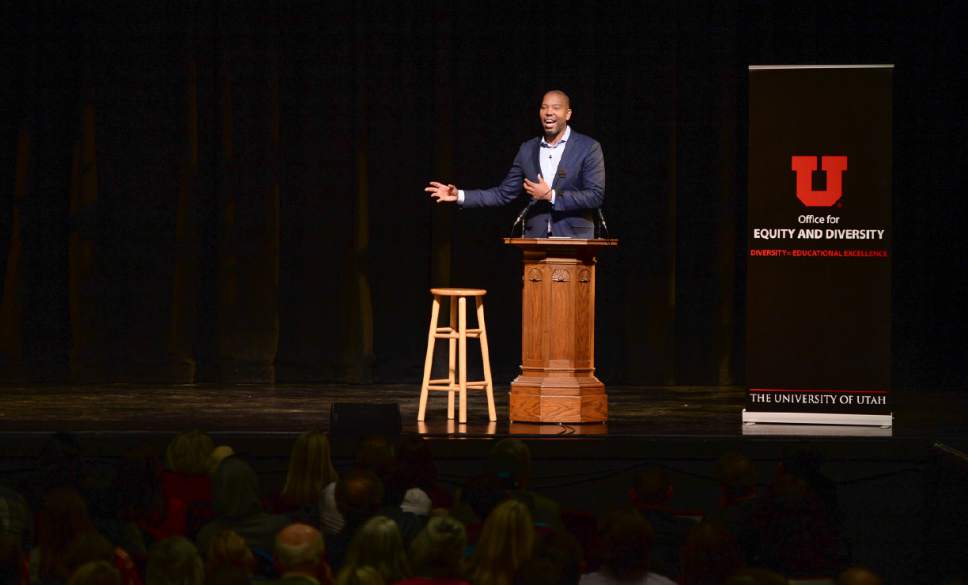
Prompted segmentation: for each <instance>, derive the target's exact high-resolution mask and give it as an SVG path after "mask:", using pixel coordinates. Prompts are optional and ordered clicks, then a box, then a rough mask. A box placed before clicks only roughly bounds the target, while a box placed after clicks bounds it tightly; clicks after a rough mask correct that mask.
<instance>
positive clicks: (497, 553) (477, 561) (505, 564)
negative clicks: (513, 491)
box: [470, 500, 535, 585]
mask: <svg viewBox="0 0 968 585" xmlns="http://www.w3.org/2000/svg"><path fill="white" fill-rule="evenodd" d="M534 540H535V535H534V524H533V522H532V520H531V512H529V511H528V507H527V506H526V505H525V504H524V503H523V502H521V501H518V500H506V501H505V502H503V503H501V504H499V505H498V506H497V507H496V508H494V510H492V511H491V514H490V515H489V516H488V517H487V520H485V521H484V527H483V528H482V530H481V537H480V539H479V540H478V541H477V546H476V547H475V548H474V554H473V556H472V557H471V559H470V573H471V581H473V582H474V583H475V584H476V585H509V584H510V583H512V582H513V580H514V575H515V573H517V571H518V569H519V568H520V567H521V565H523V564H524V563H525V562H526V561H528V560H529V559H530V558H531V555H532V553H533V552H534Z"/></svg>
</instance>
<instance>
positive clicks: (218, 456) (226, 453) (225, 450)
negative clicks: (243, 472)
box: [208, 445, 235, 476]
mask: <svg viewBox="0 0 968 585" xmlns="http://www.w3.org/2000/svg"><path fill="white" fill-rule="evenodd" d="M232 455H235V450H234V449H232V447H229V446H228V445H219V446H218V447H215V448H214V449H212V454H211V455H209V456H208V474H209V475H210V476H212V475H215V471H216V470H217V469H218V466H219V465H221V464H222V460H223V459H225V458H226V457H231V456H232Z"/></svg>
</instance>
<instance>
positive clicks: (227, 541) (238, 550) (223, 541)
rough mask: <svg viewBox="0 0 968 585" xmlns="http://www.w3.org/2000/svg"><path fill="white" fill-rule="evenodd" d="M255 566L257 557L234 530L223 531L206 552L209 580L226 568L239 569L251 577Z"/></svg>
mask: <svg viewBox="0 0 968 585" xmlns="http://www.w3.org/2000/svg"><path fill="white" fill-rule="evenodd" d="M255 565H256V562H255V555H253V554H252V550H250V549H249V545H248V544H246V542H245V539H244V538H242V537H241V536H240V535H239V533H238V532H235V531H234V530H222V531H220V532H219V533H218V534H216V535H215V537H214V538H213V539H212V542H211V543H209V545H208V550H207V551H206V552H205V573H206V575H208V576H209V579H211V577H212V575H214V574H215V572H216V571H217V570H218V569H219V568H221V567H224V566H230V567H239V568H241V569H244V570H245V571H246V572H248V574H249V575H251V574H252V573H253V572H254V571H255ZM228 574H229V573H226V575H228Z"/></svg>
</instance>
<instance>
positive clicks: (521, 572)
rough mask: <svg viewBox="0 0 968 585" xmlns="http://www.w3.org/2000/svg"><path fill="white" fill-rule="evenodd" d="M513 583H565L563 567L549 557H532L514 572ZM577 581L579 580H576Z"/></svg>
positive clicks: (536, 584) (547, 584) (541, 584)
mask: <svg viewBox="0 0 968 585" xmlns="http://www.w3.org/2000/svg"><path fill="white" fill-rule="evenodd" d="M512 583H513V585H565V583H566V582H565V581H563V580H562V574H561V567H559V566H558V565H557V564H555V562H554V561H552V560H551V559H549V558H547V557H531V558H530V559H528V560H526V561H524V563H522V565H521V566H520V567H518V570H517V571H515V572H514V581H512ZM576 583H577V581H576Z"/></svg>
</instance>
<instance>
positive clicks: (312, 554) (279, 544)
mask: <svg viewBox="0 0 968 585" xmlns="http://www.w3.org/2000/svg"><path fill="white" fill-rule="evenodd" d="M281 534H282V532H281V531H280V533H279V534H277V535H276V547H275V553H276V561H277V562H278V563H279V567H280V568H281V569H282V570H283V571H286V570H290V569H296V568H299V567H306V566H317V565H319V563H320V562H321V561H322V560H323V555H324V554H325V552H326V545H325V544H324V542H323V535H322V534H319V533H318V532H317V533H316V535H315V536H316V537H315V538H313V539H311V540H307V541H305V542H300V543H298V544H293V543H289V542H283V540H282V539H281V538H279V536H280V535H281Z"/></svg>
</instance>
